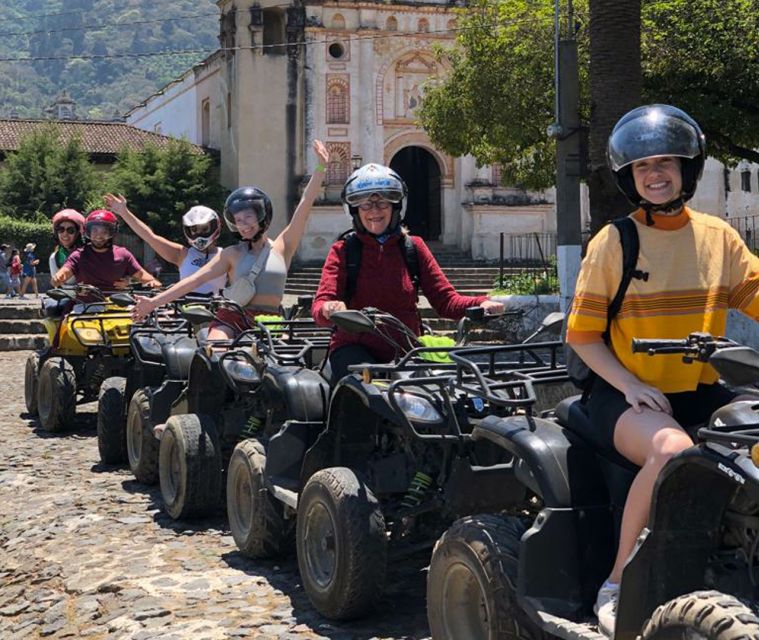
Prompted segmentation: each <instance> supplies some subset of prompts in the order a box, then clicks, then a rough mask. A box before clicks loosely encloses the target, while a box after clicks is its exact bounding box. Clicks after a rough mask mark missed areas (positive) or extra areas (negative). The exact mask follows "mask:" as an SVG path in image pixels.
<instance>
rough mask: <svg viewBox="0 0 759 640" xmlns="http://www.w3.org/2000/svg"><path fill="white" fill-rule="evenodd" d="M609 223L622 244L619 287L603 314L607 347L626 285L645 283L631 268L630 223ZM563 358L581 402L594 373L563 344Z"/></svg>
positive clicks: (633, 242) (636, 244)
mask: <svg viewBox="0 0 759 640" xmlns="http://www.w3.org/2000/svg"><path fill="white" fill-rule="evenodd" d="M611 224H613V225H614V226H615V227H617V230H618V231H619V240H620V242H621V243H622V280H621V281H620V283H619V288H618V289H617V293H616V294H615V295H614V299H613V300H612V301H611V303H610V304H609V307H608V310H607V314H606V330H605V331H604V332H603V339H604V342H605V343H606V344H607V345H608V344H610V343H611V335H610V330H611V321H612V320H613V319H614V317H615V316H616V315H617V314H618V313H619V310H620V309H621V308H622V301H623V300H624V298H625V294H626V293H627V288H628V287H629V286H630V282H631V281H632V279H633V278H637V279H639V280H648V273H644V272H642V271H638V270H637V269H636V268H635V267H636V266H637V264H638V254H639V253H640V240H639V238H638V229H637V227H636V226H635V222H634V220H633V219H632V218H629V217H626V218H620V219H617V220H612V221H611ZM570 309H571V303H570ZM564 355H565V359H566V365H567V374H568V375H569V379H570V380H571V381H572V382H573V383H574V384H575V385H577V386H578V387H579V388H580V389H582V390H583V400H585V399H586V398H587V396H588V394H589V392H590V389H591V387H592V386H593V380H595V378H596V374H595V373H594V372H593V371H592V370H591V369H590V367H588V365H586V364H585V362H583V360H582V358H580V356H578V355H577V353H576V352H575V350H574V349H572V347H571V346H569V345H568V344H565V345H564Z"/></svg>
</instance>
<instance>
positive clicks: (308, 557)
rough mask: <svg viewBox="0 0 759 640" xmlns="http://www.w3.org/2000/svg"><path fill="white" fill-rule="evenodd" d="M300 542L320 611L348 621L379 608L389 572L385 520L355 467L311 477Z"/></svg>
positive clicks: (302, 504) (304, 575)
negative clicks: (377, 606)
mask: <svg viewBox="0 0 759 640" xmlns="http://www.w3.org/2000/svg"><path fill="white" fill-rule="evenodd" d="M296 544H297V551H298V567H299V569H300V576H301V580H303V587H304V588H305V590H306V593H307V594H308V597H309V599H310V600H311V603H312V604H313V605H314V607H315V608H316V610H317V611H319V613H321V614H322V615H324V616H326V617H328V618H331V619H333V620H348V619H351V618H357V617H359V616H362V615H364V614H366V613H368V612H369V611H370V610H371V609H373V608H374V607H375V606H376V604H377V601H378V600H379V598H380V597H381V596H382V592H383V589H384V586H385V576H386V573H387V536H386V532H385V519H384V517H383V515H382V510H381V509H380V505H379V503H378V502H377V499H376V498H375V497H374V494H373V493H372V492H371V490H370V489H369V488H368V487H367V486H366V484H364V483H363V482H362V481H361V480H360V479H359V478H358V477H357V476H356V474H355V473H354V472H353V471H352V470H351V469H348V468H346V467H333V468H330V469H322V470H321V471H317V472H316V473H315V474H314V475H313V476H311V478H310V479H309V481H308V482H307V483H306V486H305V487H304V489H303V492H302V493H301V496H300V499H299V500H298V522H297V533H296Z"/></svg>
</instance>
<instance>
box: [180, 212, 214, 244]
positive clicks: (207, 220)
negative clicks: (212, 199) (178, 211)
mask: <svg viewBox="0 0 759 640" xmlns="http://www.w3.org/2000/svg"><path fill="white" fill-rule="evenodd" d="M182 228H183V230H184V237H185V238H187V242H188V243H189V244H190V245H191V246H193V247H195V248H196V249H197V250H198V251H205V250H206V249H208V247H209V246H211V245H212V244H213V243H214V242H216V238H218V237H219V233H221V224H220V222H219V214H218V213H216V212H215V211H214V210H213V209H211V208H209V207H204V206H203V205H197V206H195V207H193V208H192V209H190V210H189V211H188V212H187V213H185V214H184V215H183V216H182Z"/></svg>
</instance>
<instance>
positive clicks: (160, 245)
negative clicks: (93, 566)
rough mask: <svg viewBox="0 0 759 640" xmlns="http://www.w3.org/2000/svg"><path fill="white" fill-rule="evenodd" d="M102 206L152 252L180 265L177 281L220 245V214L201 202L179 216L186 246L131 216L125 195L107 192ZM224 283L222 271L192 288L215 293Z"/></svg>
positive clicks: (204, 260)
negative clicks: (120, 220) (218, 243)
mask: <svg viewBox="0 0 759 640" xmlns="http://www.w3.org/2000/svg"><path fill="white" fill-rule="evenodd" d="M103 199H104V200H105V206H106V207H108V208H109V209H110V210H111V211H113V212H114V213H115V214H116V215H117V216H119V217H120V218H121V219H122V220H123V221H124V222H126V223H127V225H128V226H129V228H130V229H131V230H132V231H134V232H135V233H136V234H137V235H138V236H139V237H140V238H141V239H142V240H143V241H144V242H146V243H147V244H148V245H149V246H150V248H151V249H153V251H155V252H156V253H157V254H158V255H159V256H161V257H162V258H163V259H164V260H166V262H169V263H171V264H173V265H175V266H176V267H178V268H179V278H180V280H182V279H184V278H187V277H189V276H191V275H192V274H194V273H195V272H196V271H198V270H199V269H200V268H201V267H204V266H205V265H206V264H208V263H209V262H210V261H211V260H212V259H213V258H215V257H216V255H217V254H218V253H220V252H221V248H220V247H218V246H216V240H217V239H218V238H219V233H220V232H221V223H220V221H219V214H218V213H216V212H215V211H214V210H213V209H210V208H209V207H204V206H202V205H200V206H195V207H192V208H191V209H190V210H189V211H188V212H187V213H185V214H184V215H183V216H182V229H183V231H184V236H185V238H186V239H187V243H188V245H189V246H187V247H185V246H183V245H181V244H179V243H178V242H172V241H171V240H167V239H166V238H164V237H163V236H159V235H157V234H156V233H155V232H154V231H153V230H152V229H151V228H150V227H149V226H148V225H147V224H145V223H144V222H143V221H142V220H140V219H139V218H138V217H137V216H136V215H134V214H133V213H132V212H131V211H130V210H129V208H128V207H127V203H126V198H124V197H123V196H115V195H113V194H112V193H108V194H106V195H105V196H104V197H103ZM226 284H227V277H226V275H225V274H222V275H220V276H218V277H216V278H213V279H211V280H209V281H207V282H203V283H202V284H199V285H198V286H196V287H195V288H193V289H191V290H190V291H193V292H195V293H211V294H213V293H218V292H219V291H221V290H222V289H223V288H224V286H225V285H226Z"/></svg>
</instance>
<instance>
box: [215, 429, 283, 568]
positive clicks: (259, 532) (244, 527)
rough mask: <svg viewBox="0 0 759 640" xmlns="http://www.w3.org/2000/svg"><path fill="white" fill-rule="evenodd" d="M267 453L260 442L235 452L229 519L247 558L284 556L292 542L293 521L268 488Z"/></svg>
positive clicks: (242, 444)
mask: <svg viewBox="0 0 759 640" xmlns="http://www.w3.org/2000/svg"><path fill="white" fill-rule="evenodd" d="M265 467H266V452H265V450H264V447H263V445H262V444H261V443H260V442H258V441H257V440H243V441H242V442H240V443H238V444H237V446H236V447H235V450H234V451H233V452H232V457H231V458H230V460H229V469H228V470H227V518H228V520H229V529H230V530H231V531H232V537H233V538H234V539H235V543H236V544H237V547H238V548H239V549H240V551H241V552H242V554H243V555H245V556H248V557H249V558H270V557H273V556H279V555H282V554H283V553H284V552H285V551H286V550H287V548H288V547H289V546H290V543H291V542H292V535H291V534H292V520H289V521H288V520H286V519H285V515H284V508H283V505H282V503H281V502H280V501H279V500H277V499H276V498H275V497H274V496H272V495H271V494H270V493H269V491H268V490H267V489H266V487H265V485H264V469H265Z"/></svg>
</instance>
